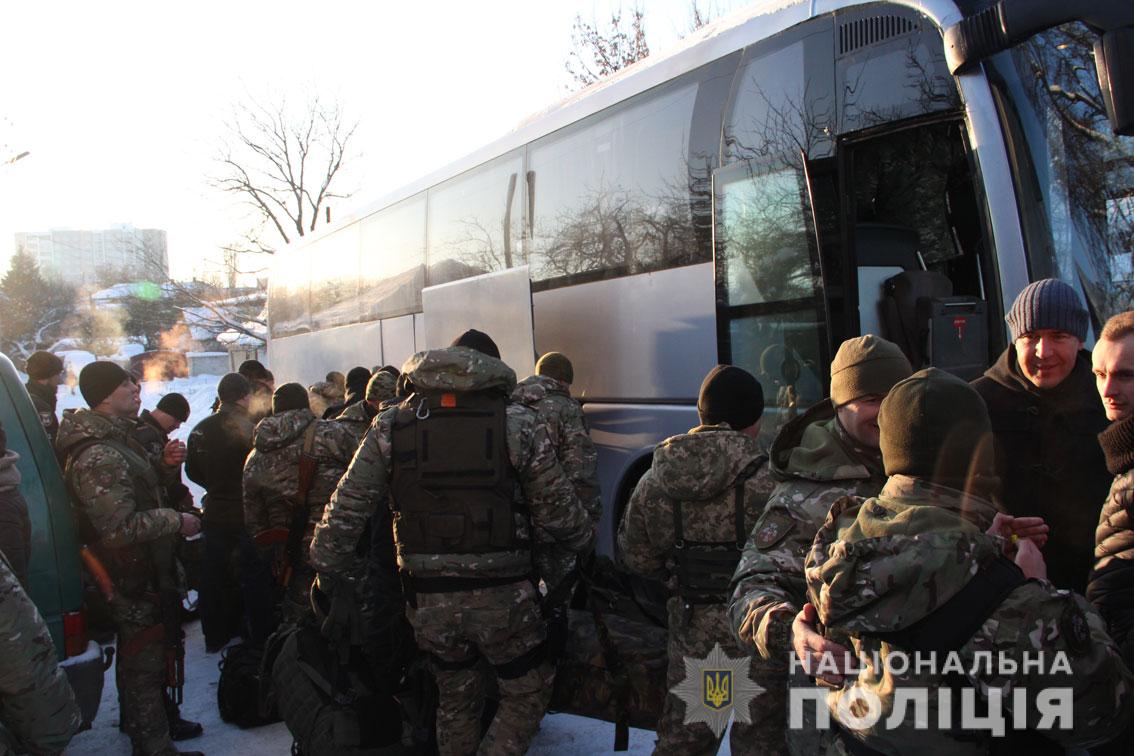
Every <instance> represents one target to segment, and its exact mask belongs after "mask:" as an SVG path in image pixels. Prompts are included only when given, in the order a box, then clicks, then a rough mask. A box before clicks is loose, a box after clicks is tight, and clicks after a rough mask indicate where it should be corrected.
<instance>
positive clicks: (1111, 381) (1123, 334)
mask: <svg viewBox="0 0 1134 756" xmlns="http://www.w3.org/2000/svg"><path fill="white" fill-rule="evenodd" d="M1092 362H1093V367H1094V372H1095V379H1096V381H1097V383H1098V388H1099V396H1100V397H1102V402H1103V407H1104V408H1105V409H1106V416H1107V419H1108V420H1110V421H1111V425H1110V427H1109V428H1107V429H1106V430H1105V431H1103V432H1102V433H1100V434H1099V443H1100V444H1101V445H1102V449H1103V452H1104V453H1105V454H1106V464H1107V469H1109V470H1110V472H1112V473H1113V474H1114V483H1112V484H1111V487H1110V495H1108V496H1107V498H1106V503H1105V504H1104V505H1103V510H1102V515H1101V516H1100V517H1099V527H1098V531H1097V532H1096V534H1095V571H1094V572H1093V573H1092V575H1091V583H1090V585H1089V586H1088V587H1087V598H1089V599H1090V600H1091V601H1092V602H1093V603H1094V605H1095V606H1096V607H1097V608H1098V610H1099V613H1100V614H1102V616H1103V618H1104V619H1105V620H1106V624H1107V629H1109V630H1110V634H1111V637H1113V638H1114V641H1115V643H1117V644H1118V647H1119V648H1120V649H1121V650H1122V654H1123V656H1124V657H1125V658H1126V660H1127V662H1130V661H1134V635H1132V634H1131V632H1130V630H1131V628H1132V627H1134V310H1128V311H1126V312H1123V313H1120V314H1118V315H1115V316H1114V317H1113V318H1111V319H1110V320H1109V321H1107V324H1106V327H1105V328H1104V329H1103V332H1102V338H1100V339H1099V342H1098V344H1096V345H1095V350H1094V353H1093V355H1092Z"/></svg>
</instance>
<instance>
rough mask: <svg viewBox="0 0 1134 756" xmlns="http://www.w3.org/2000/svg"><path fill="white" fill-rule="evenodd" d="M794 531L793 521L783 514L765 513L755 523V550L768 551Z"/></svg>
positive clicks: (789, 516)
mask: <svg viewBox="0 0 1134 756" xmlns="http://www.w3.org/2000/svg"><path fill="white" fill-rule="evenodd" d="M794 529H795V520H794V519H793V518H792V517H791V515H789V514H787V513H785V512H766V513H764V515H763V516H762V517H761V518H760V519H759V520H758V521H757V522H756V527H755V529H754V531H753V532H754V536H755V541H756V548H758V549H768V548H771V547H772V546H775V545H776V544H777V543H779V542H780V541H782V540H783V539H784V537H785V536H786V535H787V534H788V533H790V532H791V531H792V530H794Z"/></svg>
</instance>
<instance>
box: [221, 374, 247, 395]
mask: <svg viewBox="0 0 1134 756" xmlns="http://www.w3.org/2000/svg"><path fill="white" fill-rule="evenodd" d="M251 393H252V384H251V383H249V382H248V379H247V378H245V377H244V376H243V375H241V374H240V373H229V374H228V375H226V376H225V377H223V378H221V379H220V383H218V384H217V397H218V398H219V399H220V400H221V401H222V402H239V401H240V400H241V399H243V398H244V397H246V396H248V395H249V394H251Z"/></svg>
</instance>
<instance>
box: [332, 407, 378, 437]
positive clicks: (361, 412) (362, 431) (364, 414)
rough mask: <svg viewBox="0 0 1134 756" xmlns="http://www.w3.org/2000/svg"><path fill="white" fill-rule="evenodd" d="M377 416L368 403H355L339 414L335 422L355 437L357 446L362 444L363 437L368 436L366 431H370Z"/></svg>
mask: <svg viewBox="0 0 1134 756" xmlns="http://www.w3.org/2000/svg"><path fill="white" fill-rule="evenodd" d="M377 414H378V413H377V412H376V411H375V410H374V409H372V408H371V407H370V405H369V404H367V403H366V402H355V403H354V404H352V405H350V406H348V407H347V408H346V409H344V410H343V411H342V412H341V413H339V416H338V417H336V418H335V422H337V423H339V424H341V425H342V426H343V428H345V429H346V430H347V432H348V433H350V435H351V436H353V437H354V442H355V446H357V445H358V444H359V443H361V442H362V437H363V436H365V435H366V431H368V430H370V424H371V423H373V422H374V418H375V417H376V416H377Z"/></svg>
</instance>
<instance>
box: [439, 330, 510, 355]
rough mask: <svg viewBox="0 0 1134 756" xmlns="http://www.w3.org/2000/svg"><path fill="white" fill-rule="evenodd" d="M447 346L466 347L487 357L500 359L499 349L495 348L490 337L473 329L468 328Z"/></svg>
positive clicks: (494, 343)
mask: <svg viewBox="0 0 1134 756" xmlns="http://www.w3.org/2000/svg"><path fill="white" fill-rule="evenodd" d="M449 346H451V347H455V346H459V347H468V348H469V349H475V350H476V351H478V352H481V353H483V354H487V355H488V356H489V357H495V358H496V359H500V348H499V347H497V346H496V342H495V341H493V340H492V337H491V336H489V335H488V334H487V333H484V332H482V331H478V330H476V329H475V328H470V329H469V330H467V331H465V332H464V333H462V334H461V335H460V336H458V337H457V338H455V339H453V343H452V344H450V345H449Z"/></svg>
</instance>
